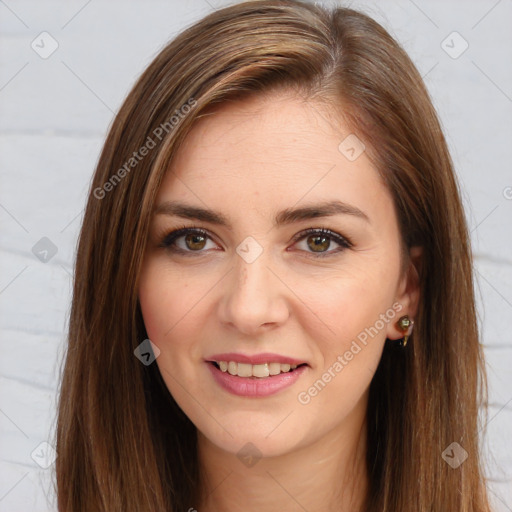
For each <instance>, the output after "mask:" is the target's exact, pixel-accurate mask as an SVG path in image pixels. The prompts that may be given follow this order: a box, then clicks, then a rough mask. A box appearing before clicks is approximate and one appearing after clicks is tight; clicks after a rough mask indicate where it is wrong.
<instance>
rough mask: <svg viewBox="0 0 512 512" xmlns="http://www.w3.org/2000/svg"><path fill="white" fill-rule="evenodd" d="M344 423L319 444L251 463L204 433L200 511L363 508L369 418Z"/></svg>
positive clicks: (314, 511) (335, 511) (341, 510)
mask: <svg viewBox="0 0 512 512" xmlns="http://www.w3.org/2000/svg"><path fill="white" fill-rule="evenodd" d="M361 419H362V421H360V422H359V428H357V429H354V428H353V425H352V426H351V427H350V429H349V428H348V427H347V426H346V425H340V426H339V427H337V428H336V429H334V430H332V431H330V432H329V433H328V434H327V435H325V436H323V437H322V438H321V439H318V440H317V441H316V442H315V443H314V444H311V445H308V446H306V447H303V448H300V449H297V450H295V451H293V452H290V453H286V454H283V455H280V456H275V457H267V458H265V457H264V458H261V459H260V460H259V461H258V462H256V463H255V464H254V465H251V466H250V467H247V466H245V465H244V464H242V463H241V461H240V460H239V458H238V457H237V455H236V453H235V454H233V453H229V452H226V451H224V450H222V449H220V448H219V447H217V446H216V445H214V444H213V443H211V442H210V441H209V440H208V439H207V438H206V437H204V436H203V435H202V434H201V433H200V432H198V456H199V462H200V467H201V475H202V481H201V495H202V498H201V501H200V506H199V507H198V510H199V512H203V511H208V512H220V511H222V512H234V511H236V512H239V511H240V510H244V512H253V511H260V510H265V511H267V512H278V511H279V512H281V511H282V510H307V511H308V512H320V511H322V512H349V511H350V512H359V511H361V510H362V507H363V503H364V499H365V496H366V493H367V487H368V475H367V467H366V422H365V419H366V418H365V416H364V415H363V416H362V418H361Z"/></svg>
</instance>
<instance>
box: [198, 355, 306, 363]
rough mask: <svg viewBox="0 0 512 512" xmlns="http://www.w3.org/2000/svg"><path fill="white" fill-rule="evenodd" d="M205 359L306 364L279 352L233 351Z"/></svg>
mask: <svg viewBox="0 0 512 512" xmlns="http://www.w3.org/2000/svg"><path fill="white" fill-rule="evenodd" d="M206 361H210V362H211V361H228V362H229V361H234V362H235V363H246V364H253V365H254V364H263V363H281V364H296V365H299V364H307V363H306V361H302V360H300V359H295V358H293V357H288V356H283V355H280V354H271V353H270V352H265V353H262V354H254V355H250V356H249V355H246V354H235V353H234V352H230V353H225V354H214V355H212V356H210V357H207V358H206Z"/></svg>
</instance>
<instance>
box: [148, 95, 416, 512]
mask: <svg viewBox="0 0 512 512" xmlns="http://www.w3.org/2000/svg"><path fill="white" fill-rule="evenodd" d="M325 108H326V107H325V106H322V105H321V104H319V103H312V102H308V101H306V100H304V99H302V98H301V97H298V96H297V95H294V94H293V93H291V92H280V93H273V94H272V95H268V96H265V97H264V96H259V97H255V98H252V99H250V100H244V101H236V102H231V103H229V104H224V105H223V106H222V107H221V108H220V109H219V110H217V111H216V112H214V113H213V115H208V116H205V117H203V118H202V119H200V120H199V122H198V123H197V124H196V125H195V126H194V128H193V130H192V132H191V133H190V134H189V135H188V138H187V139H186V142H185V145H184V146H182V148H181V149H180V151H179V153H178V155H177V158H176V160H175V161H174V162H173V167H172V168H171V169H170V170H169V171H168V172H167V173H166V176H165V178H164V180H163V182H162V184H161V188H160V190H159V193H158V197H157V200H156V205H157V207H158V205H160V204H162V203H163V202H165V201H169V200H180V201H183V202H186V203H188V204H190V205H195V206H199V207H203V208H210V209H213V210H216V211H219V212H221V213H222V214H223V215H225V216H226V217H227V218H228V219H229V222H230V223H231V226H232V229H228V228H226V227H223V226H219V225H215V224H211V223H210V222H205V221H193V220H189V219H180V218H177V217H175V216H169V215H165V214H157V215H155V216H154V219H153V221H152V225H151V230H150V233H149V239H148V240H149V241H148V248H147V253H146V255H145V260H144V264H143V269H142V274H141V278H140V288H139V300H140V305H141V308H142V313H143V317H144V322H145V325H146V329H147V333H148V336H149V338H150V339H151V340H152V342H153V343H154V344H155V345H156V346H157V347H158V348H159V349H160V351H161V352H160V355H159V356H158V358H157V359H156V364H158V367H159V369H160V372H161V374H162V376H163V378H164V380H165V382H166V384H167V387H168V389H169V391H170V393H171V394H172V395H173V397H174V398H175V400H176V401H177V403H178V404H179V405H180V407H181V408H182V409H183V411H184V412H185V413H186V414H187V416H188V417H189V418H190V419H191V421H192V422H193V423H194V424H195V425H196V427H197V429H198V442H199V453H198V455H199V460H200V464H201V467H202V474H203V482H202V488H203V496H202V497H201V498H200V499H198V502H197V503H192V504H191V507H193V508H195V509H197V510H199V511H200V512H202V511H206V510H207V511H208V512H215V511H221V510H222V511H224V512H226V511H227V512H229V511H239V510H245V511H249V512H250V511H253V510H254V511H256V510H258V511H259V510H266V511H282V510H287V511H295V510H297V511H299V510H304V509H305V510H308V511H309V512H314V511H337V512H339V511H340V510H343V511H345V510H346V511H349V510H350V511H352V512H353V511H357V510H360V509H361V503H362V500H363V497H364V494H365V492H366V491H367V487H368V480H367V476H366V465H365V461H364V456H365V449H366V428H365V418H366V410H367V403H368V388H369V385H370V382H371V379H372V377H373V375H374V373H375V371H376V368H377V365H378V363H379V360H380V356H381V354H382V350H383V346H384V342H385V339H386V337H387V338H390V339H399V338H402V337H403V333H402V331H400V330H398V328H397V326H396V321H397V320H398V318H399V317H400V316H401V315H403V314H408V315H409V316H410V317H411V318H414V314H415V313H416V310H417V303H418V296H419V290H418V279H417V277H418V274H417V266H418V261H419V256H420V251H419V249H417V248H413V250H411V253H410V257H411V258H410V260H408V262H407V265H406V267H405V271H404V272H402V268H401V260H400V240H401V238H400V233H399V228H398V222H397V218H396V214H395V210H394V206H393V202H392V199H391V195H390V193H389V191H388V190H387V188H386V187H385V186H384V184H383V182H382V181H381V179H380V177H379V175H378V173H377V172H376V170H375V168H374V167H373V166H372V164H371V162H370V160H369V158H368V157H367V155H366V153H365V152H363V153H362V154H361V155H360V156H359V157H358V158H357V159H356V160H354V161H350V160H349V159H347V158H346V157H345V155H344V154H342V152H340V150H339V149H338V146H339V144H340V142H341V141H342V140H344V139H345V137H347V135H349V134H350V133H351V131H350V130H349V128H348V127H347V126H345V125H344V124H343V123H342V122H341V120H338V119H337V120H336V123H333V122H332V118H331V120H330V121H329V120H328V119H329V116H328V111H327V110H325ZM276 113H279V115H277V114H276ZM325 200H341V201H343V202H345V203H349V204H350V205H352V206H355V207H357V208H358V209H360V210H362V211H363V212H364V213H365V214H366V215H367V217H368V219H369V221H368V222H367V221H365V220H364V219H362V218H359V217H357V216H354V215H347V214H337V215H334V216H328V217H319V218H314V219H309V220H302V221H299V222H295V223H293V224H290V225H284V226H281V227H273V218H274V216H275V214H276V213H277V212H278V211H281V210H283V209H285V208H296V207H301V206H306V205H308V204H314V203H317V202H321V201H325ZM183 226H187V227H192V226H193V227H200V228H203V229H205V230H207V231H208V235H209V237H210V238H207V239H206V241H203V245H202V246H201V245H199V249H197V247H198V246H197V245H194V242H193V241H192V242H190V241H189V242H188V245H187V240H186V237H185V236H182V237H181V238H180V239H179V240H178V241H177V244H178V246H179V247H181V248H182V249H183V250H185V251H186V250H188V251H189V253H192V252H193V251H194V249H196V253H197V251H199V252H201V254H199V255H198V254H192V255H191V256H187V255H181V254H177V253H173V252H171V251H170V250H169V249H168V248H167V249H166V248H163V247H161V246H160V244H161V242H162V239H163V238H164V237H165V235H167V234H168V233H169V232H171V231H173V230H175V229H177V228H181V227H183ZM311 227H312V228H318V229H320V228H327V229H330V230H332V231H334V232H336V233H339V234H341V235H342V236H344V237H346V238H348V239H349V240H350V242H351V243H352V244H353V245H352V247H350V248H346V249H344V250H342V251H341V252H335V251H336V250H337V249H338V248H339V247H340V245H339V244H338V243H337V242H336V241H335V240H334V239H332V238H330V239H328V241H329V240H330V241H331V242H330V245H329V243H328V242H326V243H325V244H324V245H322V249H321V250H322V251H323V252H324V253H330V254H329V255H328V256H326V257H324V258H321V257H315V255H316V254H318V253H317V252H315V251H314V241H315V237H316V236H318V234H313V235H305V236H304V237H303V238H301V239H298V240H296V241H294V239H293V237H294V235H297V234H298V233H300V232H301V231H303V230H304V229H307V228H311ZM249 236H250V237H253V238H254V239H255V240H256V241H257V242H258V243H259V244H260V246H261V247H262V248H263V252H262V253H261V255H259V257H258V258H257V259H256V260H255V261H253V262H251V263H248V262H247V261H245V260H244V259H243V258H242V257H240V256H239V254H238V253H237V252H236V248H237V247H238V246H239V244H240V243H241V242H242V241H243V240H244V239H246V237H249ZM308 241H309V243H308ZM393 304H395V309H396V307H397V306H396V304H398V305H399V306H398V307H399V308H401V311H400V312H399V313H398V312H396V314H395V316H394V318H393V319H390V320H389V321H387V322H384V326H383V328H380V329H379V330H378V334H377V335H374V336H372V337H369V338H368V342H367V344H366V345H363V344H362V343H359V345H360V347H361V350H360V351H359V352H358V353H357V354H355V355H354V356H353V358H352V359H351V360H350V361H347V364H346V365H345V366H344V367H343V369H342V371H339V372H334V375H335V376H334V377H332V378H331V379H330V382H328V383H327V384H326V385H325V387H323V389H321V391H320V392H318V393H317V394H316V395H315V396H313V397H310V401H309V403H307V404H304V403H300V402H299V400H298V395H299V393H301V392H304V391H307V390H308V388H310V387H311V386H312V385H313V384H314V382H315V381H317V380H318V379H321V378H322V375H323V374H324V372H326V371H327V370H328V369H329V368H331V374H332V373H333V370H332V367H333V364H334V363H335V362H336V360H337V358H338V356H340V355H342V356H343V354H344V353H345V352H346V351H347V350H349V349H350V347H351V344H352V342H353V341H354V340H356V339H357V336H358V335H359V334H360V333H361V332H363V331H364V330H365V328H369V327H371V326H375V325H376V322H377V321H378V320H379V318H382V316H380V315H382V314H385V313H386V311H389V310H390V309H391V311H394V310H393ZM388 316H389V315H388ZM378 325H380V324H378ZM221 352H237V353H242V354H249V355H253V354H258V353H262V352H273V353H277V354H282V355H286V356H291V357H294V358H297V359H300V360H302V361H305V362H307V363H308V365H309V367H308V368H307V370H306V372H305V373H304V374H303V375H302V376H301V377H300V378H299V380H298V381H297V382H295V383H294V384H293V385H292V386H291V387H288V388H286V389H284V390H282V391H280V392H279V393H277V394H275V395H271V396H268V397H264V398H253V397H251V398H248V397H239V396H235V395H232V394H230V393H228V392H227V391H224V390H223V389H222V388H221V387H219V385H218V384H217V383H216V382H215V380H214V379H213V377H212V375H211V373H210V371H209V369H208V367H207V363H206V362H205V361H204V359H205V358H207V357H208V356H211V355H213V354H216V353H221ZM303 396H304V395H303ZM248 442H250V443H252V444H253V445H254V446H255V447H256V448H257V450H258V454H259V455H261V459H259V460H258V462H257V463H256V464H255V465H252V466H251V467H249V466H247V465H245V464H244V463H242V461H241V460H240V458H239V457H237V453H238V452H239V451H240V450H241V449H242V447H244V446H245V445H246V443H248Z"/></svg>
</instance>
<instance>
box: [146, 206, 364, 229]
mask: <svg viewBox="0 0 512 512" xmlns="http://www.w3.org/2000/svg"><path fill="white" fill-rule="evenodd" d="M154 214H155V215H170V216H176V217H181V218H184V219H192V220H198V221H202V222H209V223H211V224H217V225H219V226H224V227H226V228H227V229H230V230H232V226H231V224H230V222H229V220H228V218H227V217H225V216H224V215H223V214H222V213H220V212H216V211H213V210H209V209H206V208H201V207H198V206H192V205H189V204H186V203H182V202H179V201H165V202H163V203H161V204H160V205H158V206H157V207H156V208H155V211H154ZM333 215H351V216H353V217H357V218H359V219H362V220H364V221H366V222H368V223H370V219H369V217H368V215H366V213H364V212H363V211H362V210H360V209H359V208H356V207H355V206H352V205H350V204H347V203H344V202H342V201H326V202H322V203H317V204H310V205H307V206H303V207H300V208H286V209H285V210H282V211H280V212H278V213H277V215H276V217H275V219H274V227H280V226H284V225H288V224H293V223H294V222H300V221H303V220H308V219H315V218H317V217H331V216H333Z"/></svg>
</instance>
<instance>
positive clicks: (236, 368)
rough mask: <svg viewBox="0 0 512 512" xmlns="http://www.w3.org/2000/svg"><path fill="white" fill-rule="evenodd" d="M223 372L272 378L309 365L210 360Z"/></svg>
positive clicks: (249, 376) (250, 377) (256, 377)
mask: <svg viewBox="0 0 512 512" xmlns="http://www.w3.org/2000/svg"><path fill="white" fill-rule="evenodd" d="M208 363H209V364H211V365H213V366H214V367H215V368H217V370H220V371H221V372H222V373H228V374H229V375H232V376H234V377H244V378H247V379H252V380H258V379H272V378H275V377H278V376H279V375H281V374H284V373H288V374H289V373H293V372H295V371H297V370H298V369H299V368H302V367H304V366H308V364H307V363H301V364H289V363H279V362H268V363H261V364H249V363H239V362H236V361H208Z"/></svg>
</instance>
